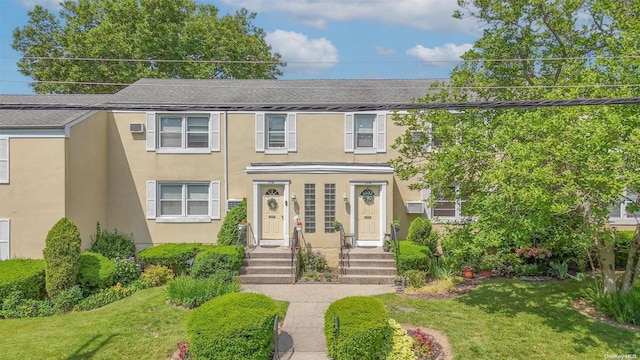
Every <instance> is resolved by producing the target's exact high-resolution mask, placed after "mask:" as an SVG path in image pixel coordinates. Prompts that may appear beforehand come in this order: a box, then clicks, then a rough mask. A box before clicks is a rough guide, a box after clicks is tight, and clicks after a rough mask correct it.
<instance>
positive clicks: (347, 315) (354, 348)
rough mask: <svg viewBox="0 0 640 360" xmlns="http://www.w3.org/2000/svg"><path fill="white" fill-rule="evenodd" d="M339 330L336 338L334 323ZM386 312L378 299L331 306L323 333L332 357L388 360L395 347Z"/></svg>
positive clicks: (348, 299)
mask: <svg viewBox="0 0 640 360" xmlns="http://www.w3.org/2000/svg"><path fill="white" fill-rule="evenodd" d="M336 315H337V316H338V322H339V325H340V326H339V330H338V334H337V337H336V336H335V334H334V319H335V316H336ZM388 318H389V317H388V315H387V310H386V309H385V308H384V305H383V304H382V302H381V301H380V300H378V299H374V298H370V297H364V296H352V297H346V298H343V299H340V300H338V301H335V302H333V303H332V304H331V305H329V308H328V309H327V311H326V312H325V315H324V333H325V337H326V339H327V349H328V353H329V356H330V357H333V358H335V359H338V360H355V359H357V360H367V359H371V360H374V359H385V358H386V356H387V354H388V353H389V352H390V351H391V347H392V346H393V342H392V330H391V327H390V326H389V323H388Z"/></svg>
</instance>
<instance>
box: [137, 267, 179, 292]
mask: <svg viewBox="0 0 640 360" xmlns="http://www.w3.org/2000/svg"><path fill="white" fill-rule="evenodd" d="M141 278H142V280H144V282H146V283H147V284H148V285H149V286H150V287H154V286H162V285H164V284H166V283H167V282H169V280H171V279H173V271H171V269H169V268H168V267H166V266H162V265H149V266H147V267H146V268H144V271H143V272H142V276H141Z"/></svg>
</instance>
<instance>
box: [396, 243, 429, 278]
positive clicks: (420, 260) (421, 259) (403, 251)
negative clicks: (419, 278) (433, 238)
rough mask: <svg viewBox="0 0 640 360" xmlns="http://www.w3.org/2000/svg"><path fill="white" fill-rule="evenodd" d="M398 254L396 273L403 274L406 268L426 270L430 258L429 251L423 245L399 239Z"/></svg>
mask: <svg viewBox="0 0 640 360" xmlns="http://www.w3.org/2000/svg"><path fill="white" fill-rule="evenodd" d="M398 244H399V247H400V256H399V257H398V260H397V261H398V264H397V265H398V273H400V274H404V273H405V272H406V271H408V270H422V271H426V270H427V269H428V267H429V262H430V260H431V251H430V250H429V248H428V247H427V246H425V245H421V244H418V243H415V242H413V241H399V242H398Z"/></svg>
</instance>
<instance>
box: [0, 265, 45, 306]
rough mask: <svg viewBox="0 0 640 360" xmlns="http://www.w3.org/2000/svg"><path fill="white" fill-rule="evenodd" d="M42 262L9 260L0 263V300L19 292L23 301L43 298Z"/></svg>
mask: <svg viewBox="0 0 640 360" xmlns="http://www.w3.org/2000/svg"><path fill="white" fill-rule="evenodd" d="M44 265H45V264H44V260H34V259H11V260H6V261H0V299H3V298H5V297H7V296H8V295H9V294H10V293H11V292H12V291H19V292H20V293H21V294H22V297H23V298H25V299H41V298H43V297H44V295H45V293H46V290H45V280H44V278H45V277H44Z"/></svg>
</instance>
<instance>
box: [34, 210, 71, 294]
mask: <svg viewBox="0 0 640 360" xmlns="http://www.w3.org/2000/svg"><path fill="white" fill-rule="evenodd" d="M80 243H81V240H80V231H78V227H77V226H76V224H75V223H74V222H73V221H71V220H69V219H67V218H62V219H60V220H59V221H58V222H57V223H56V224H55V225H53V227H52V228H51V230H49V233H48V234H47V239H46V240H45V248H44V250H43V251H42V253H43V255H44V261H45V268H44V270H45V283H46V288H47V294H48V295H49V297H51V298H53V297H55V296H56V295H58V294H59V293H61V292H63V291H65V290H68V289H69V288H71V287H72V286H74V285H75V284H76V279H77V277H78V271H79V264H80Z"/></svg>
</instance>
